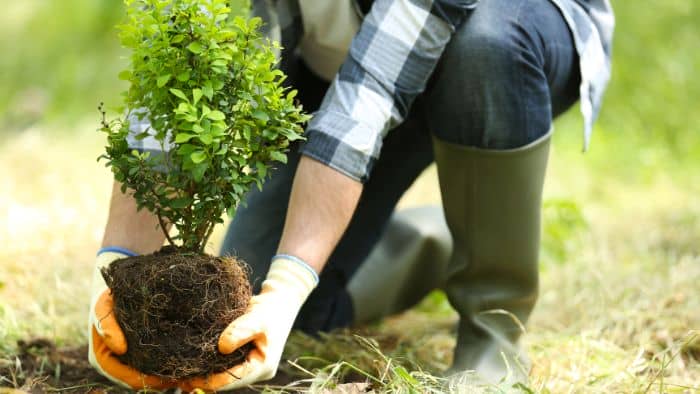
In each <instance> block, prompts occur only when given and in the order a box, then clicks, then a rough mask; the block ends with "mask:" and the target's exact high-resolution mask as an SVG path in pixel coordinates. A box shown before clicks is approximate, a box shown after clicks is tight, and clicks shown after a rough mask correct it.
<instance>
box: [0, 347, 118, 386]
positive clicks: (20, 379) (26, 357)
mask: <svg viewBox="0 0 700 394" xmlns="http://www.w3.org/2000/svg"><path fill="white" fill-rule="evenodd" d="M17 345H18V353H17V355H16V356H14V357H9V358H8V359H7V360H3V363H4V364H0V377H1V378H2V380H0V387H8V386H9V387H15V388H18V389H20V390H24V391H26V392H29V393H45V392H48V391H55V390H60V391H61V392H64V393H89V392H93V393H99V392H110V393H128V392H130V391H127V390H125V389H122V388H115V387H111V386H112V385H111V383H110V382H109V381H108V380H107V379H106V378H104V377H102V376H101V375H100V374H98V373H97V372H96V371H95V370H94V369H92V367H91V366H90V364H89V363H88V357H87V355H88V348H87V345H85V346H79V347H71V348H64V349H58V348H56V346H55V345H54V343H53V342H51V341H49V340H47V339H34V340H30V341H19V342H18V343H17Z"/></svg>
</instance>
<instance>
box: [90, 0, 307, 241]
mask: <svg viewBox="0 0 700 394" xmlns="http://www.w3.org/2000/svg"><path fill="white" fill-rule="evenodd" d="M227 3H228V2H227V1H226V0H125V4H126V8H127V20H126V22H125V23H123V24H121V25H119V26H118V29H119V31H120V35H119V37H120V40H121V43H122V45H123V46H124V47H126V48H128V49H130V50H131V59H130V60H131V61H130V65H129V67H128V68H127V69H126V70H124V71H122V72H121V73H120V74H119V77H120V78H121V79H124V80H126V81H128V82H129V83H130V86H129V89H128V90H127V91H126V92H124V93H123V96H124V104H125V105H124V108H122V111H123V112H124V113H125V114H126V115H125V116H124V117H121V118H117V119H114V120H109V121H108V120H107V119H105V114H104V111H102V109H100V110H101V112H102V127H101V130H102V131H103V132H106V133H107V135H108V139H107V141H108V142H107V146H106V152H105V154H103V155H102V156H100V157H101V158H105V159H106V160H107V166H110V167H111V169H112V172H113V173H114V177H115V179H116V180H117V181H118V182H121V184H122V191H123V192H126V191H127V190H131V192H133V196H134V197H135V199H136V201H137V203H138V207H139V209H141V208H144V207H145V208H147V209H148V210H150V211H151V212H153V213H155V214H156V215H157V216H158V218H159V220H160V223H161V227H162V228H163V229H165V226H164V223H165V222H169V223H172V224H174V225H175V226H176V227H177V228H178V233H179V234H178V236H177V237H175V238H172V239H171V238H170V237H168V240H169V241H170V243H173V242H174V239H179V240H180V241H181V244H182V245H181V246H182V247H184V248H185V249H188V250H193V251H202V250H203V249H204V245H205V244H206V242H207V239H208V238H209V236H210V235H211V233H212V230H213V228H214V226H215V225H216V224H217V223H221V222H222V221H223V220H222V218H221V216H222V214H223V212H224V211H227V210H228V212H229V213H230V214H231V213H232V212H233V210H235V208H236V207H237V206H238V204H239V203H240V202H241V199H242V198H243V195H244V194H245V193H246V192H247V191H248V190H249V189H250V187H251V186H252V185H257V186H258V187H262V182H263V181H264V179H265V178H266V176H267V175H268V172H269V169H270V167H271V166H272V165H273V162H282V163H285V162H286V159H287V158H286V152H287V150H288V147H289V144H290V141H294V140H298V139H301V138H302V137H301V134H302V131H303V129H302V126H301V124H302V123H303V122H304V121H306V120H307V118H308V116H307V115H305V114H304V113H303V112H302V110H301V107H300V106H298V105H296V104H295V103H294V96H295V95H296V91H295V90H289V89H287V88H286V87H284V86H283V85H282V82H283V80H284V78H285V76H284V74H283V73H282V71H280V70H278V69H276V68H275V66H276V58H275V53H274V51H275V50H277V49H278V46H277V44H273V43H270V42H269V41H267V40H264V39H263V38H262V36H261V34H260V33H259V31H258V27H259V26H260V24H261V21H260V19H259V18H252V19H248V20H247V19H245V18H242V17H240V16H236V17H230V14H231V9H230V8H229V7H228V4H227ZM144 120H148V121H149V122H150V125H151V127H149V128H148V129H147V130H146V131H143V132H142V133H140V134H138V135H136V136H135V138H136V139H144V138H154V139H155V140H156V141H158V143H159V144H160V146H161V150H162V151H164V152H167V153H165V154H163V153H159V154H152V153H151V152H149V151H137V150H133V149H131V148H130V147H129V143H128V141H127V137H128V135H129V129H130V123H132V122H135V121H139V122H140V121H144ZM164 232H166V236H167V235H168V234H167V231H165V230H164Z"/></svg>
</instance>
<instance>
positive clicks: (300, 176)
mask: <svg viewBox="0 0 700 394" xmlns="http://www.w3.org/2000/svg"><path fill="white" fill-rule="evenodd" d="M360 194H362V184H361V183H360V182H358V181H356V180H353V179H351V178H350V177H348V176H346V175H343V174H341V173H340V172H338V171H336V170H334V169H332V168H330V167H328V166H326V165H325V164H321V163H320V162H318V161H316V160H314V159H311V158H309V157H307V156H302V158H301V161H300V162H299V167H298V168H297V171H296V174H295V176H294V183H293V185H292V194H291V197H290V199H289V208H288V210H287V218H286V221H285V224H284V231H283V232H282V239H281V240H280V245H279V248H278V253H282V254H290V255H292V256H296V257H299V258H300V259H302V260H304V261H306V262H307V263H308V264H309V265H310V266H311V267H312V268H313V269H314V270H315V271H316V272H321V270H322V269H323V266H324V265H325V264H326V261H327V260H328V257H330V255H331V253H332V252H333V249H335V247H336V245H337V244H338V241H339V240H340V237H341V236H342V235H343V233H344V232H345V230H346V229H347V227H348V224H349V223H350V219H351V218H352V214H353V212H355V208H356V207H357V202H358V201H359V199H360Z"/></svg>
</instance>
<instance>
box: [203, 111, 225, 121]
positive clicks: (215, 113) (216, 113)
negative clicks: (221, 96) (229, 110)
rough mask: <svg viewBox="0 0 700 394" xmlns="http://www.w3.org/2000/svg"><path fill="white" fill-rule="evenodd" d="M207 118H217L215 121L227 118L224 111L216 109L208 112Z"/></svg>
mask: <svg viewBox="0 0 700 394" xmlns="http://www.w3.org/2000/svg"><path fill="white" fill-rule="evenodd" d="M207 118H209V119H211V120H215V121H216V120H224V119H226V115H224V113H223V112H221V111H217V110H214V111H211V112H209V113H208V114H207Z"/></svg>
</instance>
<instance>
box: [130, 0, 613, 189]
mask: <svg viewBox="0 0 700 394" xmlns="http://www.w3.org/2000/svg"><path fill="white" fill-rule="evenodd" d="M304 1H307V4H311V6H314V5H316V6H318V5H319V4H318V3H312V2H311V1H310V0H256V1H254V3H253V5H254V9H253V13H254V14H256V15H258V16H260V17H262V19H263V20H265V21H266V22H267V23H266V24H265V25H264V29H265V30H266V31H265V33H266V34H267V35H268V36H269V37H271V38H272V39H275V40H278V41H280V42H281V43H282V47H283V48H285V50H294V49H295V48H297V47H298V46H299V43H300V41H301V40H302V36H303V35H304V25H306V24H307V21H302V17H301V6H300V4H301V3H303V2H304ZM333 1H334V2H335V1H338V0H333ZM345 1H352V4H353V5H354V6H355V7H356V9H357V10H358V13H361V11H360V8H361V7H360V5H359V4H360V3H362V4H364V5H367V4H368V3H369V2H368V1H367V0H345ZM550 1H551V2H552V3H553V4H555V5H556V6H557V7H558V8H559V9H560V11H561V12H562V15H563V16H564V19H565V20H566V23H567V25H568V26H569V28H570V30H571V32H572V35H573V38H574V44H575V45H576V50H577V52H578V55H579V60H580V70H581V85H580V105H581V113H582V114H583V119H584V143H583V145H584V150H585V149H587V148H588V144H589V141H590V135H591V130H592V127H593V122H594V120H595V119H596V117H597V115H598V111H599V110H600V105H601V100H602V96H603V92H604V90H605V87H606V86H607V83H608V80H609V79H610V57H611V44H612V31H613V25H614V17H613V13H612V9H611V7H610V4H609V0H550ZM477 3H478V0H375V1H374V4H373V6H372V8H371V10H370V11H369V12H368V13H367V15H365V17H364V20H363V21H362V24H361V25H360V29H359V32H357V34H356V35H355V36H354V38H353V39H352V42H351V43H350V48H349V51H348V54H347V57H345V61H344V62H343V63H342V66H341V67H340V70H339V71H338V73H337V74H336V75H335V78H334V79H333V82H332V84H331V87H330V88H329V91H328V92H327V93H326V96H325V98H324V100H323V103H322V105H321V108H320V109H319V110H318V111H317V112H316V113H315V114H314V117H313V118H312V120H311V121H310V123H309V125H308V127H307V130H306V136H307V138H308V140H307V142H306V143H305V144H304V146H303V147H302V153H303V154H305V155H307V156H310V157H313V158H314V159H316V160H319V161H321V162H322V163H325V164H327V165H328V166H330V167H332V168H334V169H336V170H338V171H340V172H342V173H344V174H346V175H348V176H349V177H351V178H353V179H356V180H359V181H362V182H364V181H366V180H367V179H368V177H369V173H370V171H371V169H372V166H373V164H374V163H375V162H376V160H377V158H378V157H379V153H380V150H381V146H382V140H383V138H384V137H385V136H386V134H387V133H388V132H389V130H391V129H392V128H394V127H396V126H397V125H398V124H400V123H401V122H402V121H403V120H404V119H405V117H406V116H407V115H408V112H409V109H410V107H411V103H412V102H413V100H414V99H415V98H416V97H417V96H418V95H419V94H420V93H421V92H423V90H424V89H425V85H426V82H427V80H428V78H429V77H430V75H431V74H432V72H433V69H434V68H435V66H436V64H437V62H438V60H439V59H440V56H441V54H442V52H443V50H444V49H445V46H446V45H447V43H448V42H449V41H450V38H451V36H452V34H453V33H454V32H455V30H456V28H457V27H458V26H459V24H460V23H462V21H463V20H464V19H465V18H466V16H467V15H468V13H469V12H470V11H471V10H472V9H473V8H474V7H476V6H477ZM336 4H338V6H340V5H343V4H344V5H347V3H343V2H342V1H338V3H336ZM281 61H282V66H283V67H284V62H285V56H282V60H281ZM138 127H140V126H139V124H138V122H134V124H132V128H138ZM141 129H144V127H141ZM130 145H131V146H132V147H133V148H137V149H145V150H159V149H161V148H162V147H160V146H158V145H157V144H156V143H155V142H154V141H151V139H149V138H146V139H144V140H141V141H137V140H135V139H133V138H132V139H130Z"/></svg>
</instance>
